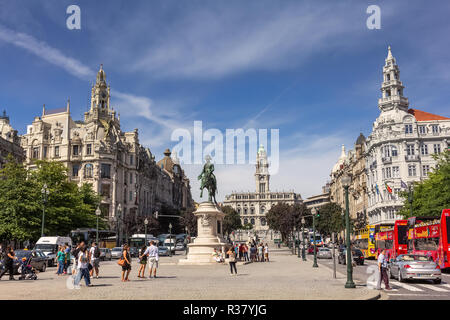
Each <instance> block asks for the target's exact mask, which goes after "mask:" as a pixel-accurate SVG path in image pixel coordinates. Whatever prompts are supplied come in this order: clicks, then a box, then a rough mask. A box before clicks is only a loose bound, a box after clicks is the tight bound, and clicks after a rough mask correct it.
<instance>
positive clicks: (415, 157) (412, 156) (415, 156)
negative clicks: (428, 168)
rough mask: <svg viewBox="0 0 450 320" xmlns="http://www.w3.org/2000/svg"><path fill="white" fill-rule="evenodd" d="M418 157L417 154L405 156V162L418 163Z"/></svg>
mask: <svg viewBox="0 0 450 320" xmlns="http://www.w3.org/2000/svg"><path fill="white" fill-rule="evenodd" d="M419 159H420V158H419V155H418V154H412V155H406V156H405V160H406V161H407V162H411V161H419Z"/></svg>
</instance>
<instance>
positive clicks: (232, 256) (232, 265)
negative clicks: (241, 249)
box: [227, 248, 237, 275]
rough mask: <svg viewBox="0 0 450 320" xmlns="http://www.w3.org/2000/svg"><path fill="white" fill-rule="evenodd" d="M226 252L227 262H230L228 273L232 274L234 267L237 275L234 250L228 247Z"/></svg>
mask: <svg viewBox="0 0 450 320" xmlns="http://www.w3.org/2000/svg"><path fill="white" fill-rule="evenodd" d="M227 254H228V263H229V264H230V274H231V275H233V269H234V273H235V274H236V275H237V269H236V251H235V250H233V248H230V250H228V252H227Z"/></svg>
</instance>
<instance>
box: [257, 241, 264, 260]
mask: <svg viewBox="0 0 450 320" xmlns="http://www.w3.org/2000/svg"><path fill="white" fill-rule="evenodd" d="M263 251H264V248H263V244H262V243H260V244H259V246H258V257H259V262H264V252H263Z"/></svg>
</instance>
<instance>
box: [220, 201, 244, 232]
mask: <svg viewBox="0 0 450 320" xmlns="http://www.w3.org/2000/svg"><path fill="white" fill-rule="evenodd" d="M221 210H222V212H223V213H225V217H224V219H223V234H224V235H230V234H231V233H232V232H233V231H235V230H238V229H242V224H241V218H240V216H239V213H237V211H236V210H234V209H233V208H232V207H230V206H224V207H222V208H221Z"/></svg>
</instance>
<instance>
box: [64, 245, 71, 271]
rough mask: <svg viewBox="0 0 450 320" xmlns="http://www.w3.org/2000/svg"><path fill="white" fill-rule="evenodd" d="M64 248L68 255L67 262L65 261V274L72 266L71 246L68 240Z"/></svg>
mask: <svg viewBox="0 0 450 320" xmlns="http://www.w3.org/2000/svg"><path fill="white" fill-rule="evenodd" d="M64 248H65V249H64V254H65V255H66V262H65V263H64V274H67V270H68V269H69V266H70V246H69V244H68V243H67V242H66V244H65V247H64Z"/></svg>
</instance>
